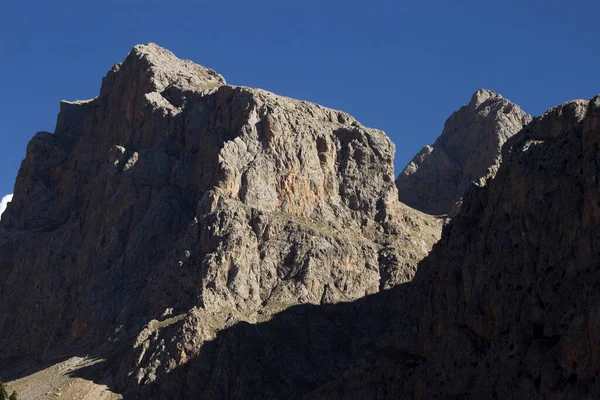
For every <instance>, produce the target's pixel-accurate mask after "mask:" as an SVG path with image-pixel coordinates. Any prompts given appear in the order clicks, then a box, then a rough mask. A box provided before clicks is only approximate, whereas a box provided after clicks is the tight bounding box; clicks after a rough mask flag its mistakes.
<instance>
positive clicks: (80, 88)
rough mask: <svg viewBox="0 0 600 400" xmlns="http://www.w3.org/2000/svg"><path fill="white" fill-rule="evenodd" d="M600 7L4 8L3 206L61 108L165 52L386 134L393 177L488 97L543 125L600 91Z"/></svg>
mask: <svg viewBox="0 0 600 400" xmlns="http://www.w3.org/2000/svg"><path fill="white" fill-rule="evenodd" d="M599 15H600V2H598V1H570V2H567V1H564V0H563V1H555V0H546V1H523V0H521V1H512V0H506V1H493V2H491V1H480V0H479V1H412V2H404V1H377V0H371V1H355V0H346V1H327V0H303V1H286V0H278V1H253V2H248V1H238V0H231V1H218V0H217V1H210V2H204V1H187V2H183V1H152V0H144V1H127V0H124V1H111V0H109V1H81V0H79V1H61V0H57V1H47V0H45V1H37V0H36V1H20V2H19V1H14V0H13V1H9V0H6V1H3V2H2V5H1V7H0V60H1V62H0V88H1V89H2V95H1V96H0V120H1V121H2V124H1V125H0V197H1V196H2V195H3V194H6V193H11V192H12V190H13V185H14V179H15V177H16V174H17V170H18V167H19V164H20V162H21V160H22V158H23V156H24V154H25V148H26V145H27V142H28V140H29V139H30V138H31V137H32V136H33V134H34V133H35V132H36V131H39V130H47V131H53V129H54V125H55V121H56V114H57V112H58V107H59V101H60V100H61V99H67V100H75V99H87V98H92V97H94V96H96V95H97V94H98V91H99V88H100V81H101V78H102V77H103V76H104V74H105V73H106V71H107V70H108V69H109V68H110V67H111V65H112V64H114V63H117V62H119V61H122V60H123V59H124V57H125V56H126V55H127V53H128V52H129V50H130V49H131V48H132V47H133V45H135V44H137V43H146V42H150V41H152V42H156V43H158V44H160V45H161V46H164V47H167V48H169V49H170V50H171V51H173V52H174V53H175V54H176V55H177V56H179V57H180V58H187V59H191V60H194V61H195V62H197V63H200V64H203V65H205V66H208V67H211V68H214V69H216V70H217V71H218V72H219V73H221V74H223V75H224V76H225V78H226V79H227V81H228V82H229V83H231V84H236V85H245V86H254V87H260V88H263V89H267V90H270V91H273V92H275V93H278V94H282V95H286V96H291V97H296V98H300V99H304V100H310V101H314V102H317V103H320V104H323V105H325V106H329V107H333V108H336V109H341V110H344V111H347V112H349V113H350V114H352V115H354V116H355V117H356V118H357V119H358V120H359V121H361V122H362V123H363V124H365V125H367V126H371V127H375V128H379V129H383V130H385V131H386V132H387V134H388V135H389V136H390V137H391V138H392V140H393V141H394V142H395V143H396V151H397V154H396V173H398V172H400V170H401V169H402V168H403V167H404V165H405V164H406V163H407V162H408V161H409V160H410V158H411V157H412V156H413V155H414V154H415V153H416V152H417V151H418V150H419V149H420V148H421V147H422V146H423V145H425V144H428V143H432V142H433V141H434V140H435V138H436V137H437V136H438V135H439V133H440V132H441V129H442V126H443V123H444V121H445V119H446V118H447V117H448V116H449V115H450V113H451V112H452V111H454V110H455V109H457V108H459V107H460V106H461V105H463V104H465V103H466V102H468V100H469V98H470V96H471V94H472V93H473V92H474V91H475V90H476V89H477V88H479V87H485V88H489V89H492V90H495V91H497V92H499V93H501V94H502V95H504V96H505V97H507V98H509V99H510V100H512V101H514V102H516V103H517V104H519V105H520V106H521V107H522V108H523V109H525V110H526V111H527V112H529V113H531V114H533V115H538V114H541V113H543V111H545V110H546V109H547V108H549V107H550V106H553V105H555V104H558V103H562V102H564V101H566V100H570V99H574V98H590V97H592V96H593V95H594V94H596V93H598V92H600V73H599V71H600V69H599V68H600V40H599V39H598V18H599V17H598V16H599Z"/></svg>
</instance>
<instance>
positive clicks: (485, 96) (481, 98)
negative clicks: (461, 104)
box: [469, 88, 503, 108]
mask: <svg viewBox="0 0 600 400" xmlns="http://www.w3.org/2000/svg"><path fill="white" fill-rule="evenodd" d="M489 99H503V97H502V96H501V95H499V94H497V93H496V92H494V91H493V90H489V89H483V88H481V89H477V90H476V91H475V93H473V96H471V101H470V102H469V107H472V108H477V107H479V106H480V105H481V104H482V103H484V102H486V101H487V100H489Z"/></svg>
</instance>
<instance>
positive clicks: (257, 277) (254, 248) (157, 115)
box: [0, 44, 440, 391]
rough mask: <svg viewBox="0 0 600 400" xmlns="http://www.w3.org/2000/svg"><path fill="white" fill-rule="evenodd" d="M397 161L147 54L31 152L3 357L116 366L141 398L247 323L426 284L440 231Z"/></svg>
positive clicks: (364, 137) (379, 135)
mask: <svg viewBox="0 0 600 400" xmlns="http://www.w3.org/2000/svg"><path fill="white" fill-rule="evenodd" d="M393 155H394V145H393V143H392V142H391V141H390V140H389V139H388V138H387V136H386V135H385V134H384V133H383V132H381V131H378V130H375V129H369V128H366V127H364V126H362V125H361V124H360V123H358V122H357V121H356V120H355V119H354V118H352V117H351V116H349V115H348V114H346V113H343V112H341V111H335V110H331V109H327V108H324V107H321V106H318V105H316V104H311V103H308V102H303V101H298V100H293V99H289V98H285V97H281V96H277V95H274V94H272V93H269V92H266V91H262V90H258V89H250V88H245V87H235V86H230V85H227V84H226V83H225V80H224V79H223V77H221V76H220V75H218V74H217V73H216V72H214V71H212V70H210V69H207V68H204V67H201V66H198V65H196V64H193V63H192V62H189V61H183V60H179V59H177V58H176V57H175V56H173V54H172V53H170V52H168V51H167V50H164V49H162V48H160V47H159V46H156V45H154V44H148V45H140V46H136V47H135V48H134V49H133V50H132V52H131V53H130V54H129V55H128V56H127V58H126V59H125V61H124V62H123V63H122V64H118V65H116V66H115V67H113V68H112V69H111V71H109V73H108V74H107V76H106V77H105V78H104V80H103V81H102V88H101V91H100V95H99V97H97V98H95V99H93V100H89V101H77V102H62V103H61V110H60V114H59V116H58V122H57V126H56V130H55V132H54V134H50V133H47V132H39V133H37V134H36V135H35V136H34V138H33V139H32V140H31V142H30V143H29V145H28V148H27V156H26V158H25V160H24V161H23V163H22V166H21V169H20V172H19V175H18V178H17V183H16V187H15V194H14V199H13V201H12V202H11V203H10V204H9V206H8V208H7V210H6V212H5V213H4V214H3V215H2V220H1V223H0V271H1V272H2V276H3V280H2V281H1V282H0V332H1V333H0V358H2V359H4V360H18V359H20V358H22V357H25V356H33V357H40V358H43V359H46V360H50V359H53V358H54V357H60V356H63V355H65V354H67V355H74V354H73V352H77V351H80V352H84V353H85V354H83V353H82V354H75V355H86V354H87V351H90V349H93V350H94V351H103V352H105V353H108V356H107V357H109V356H110V354H113V353H114V351H117V356H116V358H115V360H116V361H115V360H112V359H111V361H110V362H111V363H112V365H113V366H114V367H113V368H114V370H115V371H116V372H115V373H114V385H115V386H116V389H118V390H119V391H122V390H125V389H130V390H134V391H135V390H137V389H138V388H139V387H140V386H144V385H147V384H149V383H152V382H155V381H156V380H157V379H159V378H160V377H162V376H165V374H167V373H169V372H171V371H173V370H174V369H176V368H180V367H181V366H182V365H185V364H186V363H187V362H188V361H189V360H190V359H194V358H195V357H197V356H198V354H199V353H200V352H201V350H202V348H203V345H204V344H205V343H206V342H207V341H209V340H212V339H213V338H214V337H215V336H216V335H217V333H218V332H219V331H220V330H222V329H225V328H227V327H231V326H233V325H234V324H236V323H239V322H240V321H249V322H256V321H263V320H267V319H269V318H270V316H271V315H272V314H274V313H276V312H279V311H281V310H284V309H286V308H287V307H289V306H291V305H294V304H303V303H310V304H333V303H338V302H345V301H351V300H355V299H358V298H361V297H363V296H365V295H368V294H372V293H377V292H379V291H381V290H383V289H388V288H391V287H393V286H395V285H397V284H399V283H402V282H407V281H409V280H411V279H412V278H413V276H414V274H415V270H416V265H417V263H418V262H419V260H421V259H422V258H423V257H424V256H425V255H426V254H427V253H428V252H429V250H430V248H431V246H432V245H433V243H434V242H435V241H436V240H437V239H438V237H439V232H440V224H439V221H437V220H436V219H434V218H432V217H429V216H426V215H424V214H421V213H419V212H417V211H415V210H413V209H410V208H408V207H406V206H404V205H402V204H400V203H399V202H398V200H397V196H398V194H397V190H396V187H395V185H394V171H393ZM80 349H81V350H80Z"/></svg>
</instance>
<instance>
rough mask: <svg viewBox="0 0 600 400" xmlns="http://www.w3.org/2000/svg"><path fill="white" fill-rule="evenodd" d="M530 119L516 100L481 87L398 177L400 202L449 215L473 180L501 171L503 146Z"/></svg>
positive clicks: (419, 208)
mask: <svg viewBox="0 0 600 400" xmlns="http://www.w3.org/2000/svg"><path fill="white" fill-rule="evenodd" d="M530 121H531V117H530V116H529V115H528V114H526V113H525V112H524V111H523V110H521V109H520V108H519V106H517V105H516V104H513V103H511V102H510V101H508V100H506V99H505V98H503V97H502V96H500V95H498V94H496V93H494V92H492V91H490V90H485V89H479V90H478V91H477V92H475V93H474V94H473V96H472V98H471V101H470V103H469V104H468V105H466V106H463V107H461V109H460V110H458V111H456V112H455V113H454V114H452V115H451V116H450V118H448V120H447V121H446V123H445V125H444V130H443V131H442V134H441V135H440V136H439V137H438V138H437V140H436V141H435V143H434V144H433V146H429V145H428V146H425V147H423V149H421V151H420V152H419V153H418V154H417V155H416V156H415V157H414V158H413V159H412V161H411V162H410V163H409V164H408V165H407V166H406V168H404V170H403V171H402V173H401V174H400V175H399V176H398V179H397V180H396V186H397V187H398V193H399V198H400V201H402V202H404V203H406V204H408V205H409V206H411V207H414V208H416V209H418V210H421V211H423V212H426V213H428V214H447V213H450V212H451V211H452V208H453V206H454V204H455V203H456V202H457V201H459V200H460V198H461V197H462V195H463V193H464V192H465V190H466V189H467V188H468V186H469V184H470V183H471V182H472V181H477V180H479V179H480V178H481V177H482V176H484V175H486V174H487V173H488V170H490V171H492V172H495V171H496V170H497V168H498V165H499V164H500V150H501V148H502V145H503V144H504V143H505V142H506V140H507V139H508V138H510V137H511V136H513V135H514V134H515V133H517V132H519V131H520V130H521V129H522V128H523V127H524V126H525V125H527V124H528V123H529V122H530Z"/></svg>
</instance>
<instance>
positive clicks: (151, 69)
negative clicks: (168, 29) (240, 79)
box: [100, 43, 226, 95]
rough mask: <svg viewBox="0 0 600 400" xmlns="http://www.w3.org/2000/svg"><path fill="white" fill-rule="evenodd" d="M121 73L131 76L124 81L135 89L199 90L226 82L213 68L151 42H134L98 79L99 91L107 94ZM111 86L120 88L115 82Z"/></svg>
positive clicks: (155, 90)
mask: <svg viewBox="0 0 600 400" xmlns="http://www.w3.org/2000/svg"><path fill="white" fill-rule="evenodd" d="M122 71H124V72H122ZM133 71H135V73H133ZM121 77H127V78H128V79H129V78H134V79H133V81H129V82H128V84H129V85H130V86H133V87H134V90H136V91H137V92H138V93H151V92H158V93H162V92H163V91H165V90H167V89H175V90H177V91H180V92H186V91H187V92H202V91H205V90H208V89H212V88H214V87H217V86H219V85H224V84H225V83H226V82H225V79H224V78H223V76H221V75H219V74H218V73H217V72H216V71H214V70H212V69H210V68H206V67H203V66H201V65H198V64H196V63H194V62H192V61H189V60H181V59H179V58H177V57H176V56H175V55H174V54H173V53H172V52H170V51H169V50H167V49H165V48H162V47H160V46H159V45H157V44H155V43H147V44H139V45H136V46H134V47H133V49H132V50H131V51H130V52H129V55H128V56H127V57H126V58H125V61H123V62H122V63H119V64H116V65H115V66H114V67H113V68H112V69H111V70H110V71H109V72H108V74H107V75H106V77H105V78H104V79H103V80H102V87H101V89H100V94H101V95H103V94H107V92H108V91H110V90H111V89H113V87H114V86H115V83H118V82H119V80H120V79H121ZM115 90H116V91H117V92H120V91H121V90H123V88H122V87H121V86H117V87H116V88H115Z"/></svg>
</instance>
